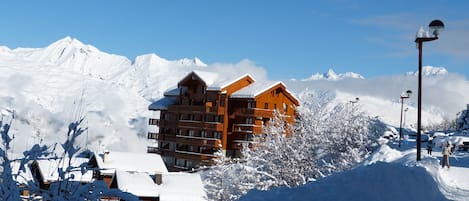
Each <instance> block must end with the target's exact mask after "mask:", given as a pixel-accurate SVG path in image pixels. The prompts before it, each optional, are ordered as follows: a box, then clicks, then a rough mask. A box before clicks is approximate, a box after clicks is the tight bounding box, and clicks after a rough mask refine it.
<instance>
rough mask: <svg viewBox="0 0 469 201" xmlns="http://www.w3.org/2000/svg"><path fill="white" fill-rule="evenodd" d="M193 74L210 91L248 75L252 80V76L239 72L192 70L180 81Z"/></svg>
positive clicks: (219, 88)
mask: <svg viewBox="0 0 469 201" xmlns="http://www.w3.org/2000/svg"><path fill="white" fill-rule="evenodd" d="M193 74H194V75H196V76H197V77H199V78H200V79H201V80H202V81H203V82H204V83H205V85H207V90H212V91H216V90H221V89H223V88H225V87H227V86H229V85H230V84H232V83H234V82H236V81H238V80H240V79H242V78H244V77H249V78H251V79H252V80H254V78H253V77H252V76H251V75H249V74H244V75H241V76H240V75H239V74H238V75H236V74H230V73H227V74H219V73H215V72H208V71H200V70H194V71H192V72H191V73H190V74H188V75H187V76H186V77H184V78H183V79H181V81H183V80H185V79H187V78H188V76H192V75H193ZM181 81H180V82H181ZM178 86H179V84H178Z"/></svg>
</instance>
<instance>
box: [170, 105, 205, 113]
mask: <svg viewBox="0 0 469 201" xmlns="http://www.w3.org/2000/svg"><path fill="white" fill-rule="evenodd" d="M168 111H175V112H183V113H184V112H185V113H187V112H191V113H192V112H200V113H203V112H205V106H204V105H170V106H168Z"/></svg>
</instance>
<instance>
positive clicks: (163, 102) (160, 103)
mask: <svg viewBox="0 0 469 201" xmlns="http://www.w3.org/2000/svg"><path fill="white" fill-rule="evenodd" d="M176 101H177V99H176V98H175V97H167V96H165V97H163V98H161V99H159V100H157V101H155V102H153V103H152V104H150V105H149V106H148V109H149V110H167V109H168V106H169V105H173V104H175V103H176Z"/></svg>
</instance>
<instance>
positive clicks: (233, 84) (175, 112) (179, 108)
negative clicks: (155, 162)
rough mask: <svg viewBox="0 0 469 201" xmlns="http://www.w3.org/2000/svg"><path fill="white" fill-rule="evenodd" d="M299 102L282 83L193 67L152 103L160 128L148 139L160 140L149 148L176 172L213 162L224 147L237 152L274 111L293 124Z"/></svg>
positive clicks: (153, 123)
mask: <svg viewBox="0 0 469 201" xmlns="http://www.w3.org/2000/svg"><path fill="white" fill-rule="evenodd" d="M298 105H299V102H298V100H297V99H296V98H295V97H294V96H293V95H292V94H291V93H290V92H289V91H288V90H287V89H286V86H285V85H284V84H283V83H282V82H256V81H255V80H254V78H253V77H251V76H250V75H249V74H245V75H243V76H239V77H227V76H226V75H219V74H216V73H212V72H204V71H193V72H191V73H189V74H188V75H187V76H185V77H184V78H183V79H182V80H180V81H179V82H178V85H177V88H175V89H172V90H169V91H167V92H165V94H164V97H163V98H162V99H160V100H158V101H156V102H154V103H152V104H151V105H150V106H149V110H151V111H154V112H155V115H154V116H152V117H150V118H149V125H150V127H154V129H153V131H151V129H149V130H150V131H149V133H148V138H149V139H155V140H156V143H155V145H153V146H150V147H148V152H151V153H158V154H160V155H161V156H162V157H163V160H164V161H165V163H166V166H167V167H168V169H169V170H173V171H177V170H190V169H192V168H197V167H199V166H201V165H210V164H212V163H213V158H214V157H215V156H214V153H215V152H216V151H218V150H219V149H221V150H223V152H224V153H225V154H226V155H227V156H231V157H237V156H239V154H240V149H241V148H242V146H241V145H242V144H243V143H248V142H250V141H251V140H252V137H253V136H254V135H256V134H261V133H262V131H263V126H264V125H265V124H266V123H267V122H268V121H269V120H270V118H272V117H273V112H274V110H277V111H279V113H281V114H282V115H284V116H285V117H286V119H287V121H288V122H289V123H293V122H294V119H295V108H296V107H297V106H298Z"/></svg>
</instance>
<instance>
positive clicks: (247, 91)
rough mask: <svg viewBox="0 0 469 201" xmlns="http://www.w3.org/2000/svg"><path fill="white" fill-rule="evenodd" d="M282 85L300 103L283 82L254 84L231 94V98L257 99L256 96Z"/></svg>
mask: <svg viewBox="0 0 469 201" xmlns="http://www.w3.org/2000/svg"><path fill="white" fill-rule="evenodd" d="M279 84H280V85H282V86H284V87H285V91H287V93H288V94H290V96H291V97H292V98H293V99H294V100H295V101H296V102H299V101H298V98H296V97H295V96H294V95H293V94H292V93H291V92H290V91H288V89H286V85H285V84H284V83H283V82H281V81H277V82H275V81H263V82H254V83H252V84H251V85H249V86H247V87H244V88H242V89H241V90H239V91H237V92H234V93H233V94H231V96H230V97H231V98H255V97H256V96H258V95H260V94H261V93H264V92H265V91H266V90H269V89H271V88H272V87H274V86H276V85H279Z"/></svg>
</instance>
